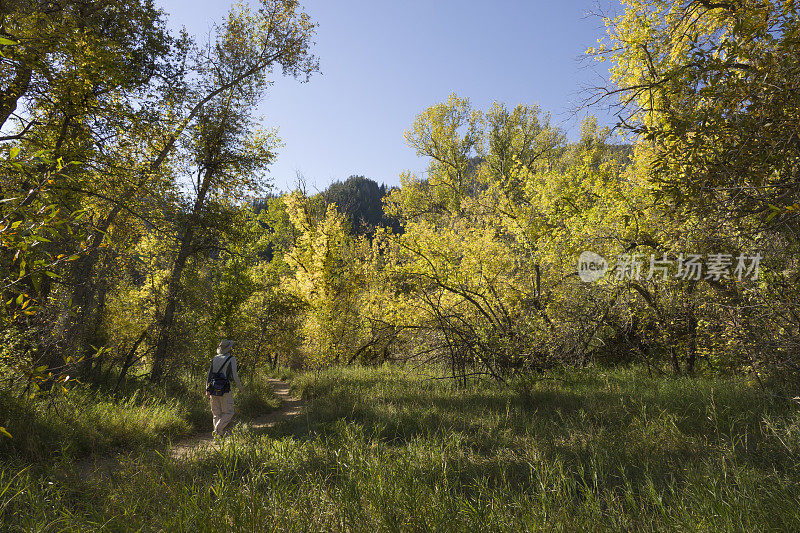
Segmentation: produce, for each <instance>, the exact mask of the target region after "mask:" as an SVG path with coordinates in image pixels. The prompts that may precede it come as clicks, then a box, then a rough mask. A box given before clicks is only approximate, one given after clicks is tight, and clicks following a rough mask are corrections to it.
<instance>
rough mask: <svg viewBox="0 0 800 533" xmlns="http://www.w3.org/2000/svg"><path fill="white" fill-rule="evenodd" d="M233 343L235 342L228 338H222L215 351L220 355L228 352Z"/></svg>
mask: <svg viewBox="0 0 800 533" xmlns="http://www.w3.org/2000/svg"><path fill="white" fill-rule="evenodd" d="M234 344H235V343H234V342H233V341H232V340H230V339H222V340H221V341H220V343H219V346H217V353H218V354H219V355H222V354H226V353H228V352H230V351H231V348H232V347H233V345H234Z"/></svg>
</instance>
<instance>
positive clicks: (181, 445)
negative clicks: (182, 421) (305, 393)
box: [170, 378, 303, 459]
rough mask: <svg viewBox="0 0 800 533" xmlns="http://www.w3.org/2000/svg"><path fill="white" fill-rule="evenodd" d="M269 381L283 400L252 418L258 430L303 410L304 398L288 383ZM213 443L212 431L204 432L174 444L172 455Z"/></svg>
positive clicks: (182, 456)
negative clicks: (263, 413) (276, 405)
mask: <svg viewBox="0 0 800 533" xmlns="http://www.w3.org/2000/svg"><path fill="white" fill-rule="evenodd" d="M268 381H269V384H270V386H271V387H272V389H273V390H274V391H275V395H276V396H277V397H278V398H279V399H280V400H281V406H280V407H279V408H278V409H277V410H275V411H272V412H271V413H267V414H265V415H262V416H259V417H257V418H255V419H253V420H251V421H250V422H249V426H250V427H251V428H252V429H253V430H256V431H258V430H263V429H265V428H270V427H272V426H274V425H275V424H277V423H278V422H281V421H282V420H286V419H288V418H291V417H294V416H297V415H299V414H300V413H301V412H302V411H303V400H301V399H300V398H295V397H293V396H292V395H291V394H289V384H288V383H286V382H285V381H281V380H279V379H274V378H270V379H269V380H268ZM234 422H235V419H234ZM213 445H214V438H213V437H212V435H211V432H208V433H202V434H200V435H195V436H194V437H189V438H187V439H184V440H182V441H179V442H176V443H175V444H173V445H172V447H171V448H170V455H171V456H172V457H173V458H174V459H183V458H184V457H186V456H188V455H189V454H192V453H196V452H200V451H202V449H203V448H208V447H211V446H213Z"/></svg>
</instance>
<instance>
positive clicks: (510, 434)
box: [0, 366, 800, 531]
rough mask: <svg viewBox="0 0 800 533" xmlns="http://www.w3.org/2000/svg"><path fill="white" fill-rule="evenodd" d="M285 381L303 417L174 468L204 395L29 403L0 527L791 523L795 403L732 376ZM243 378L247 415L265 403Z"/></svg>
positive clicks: (772, 526)
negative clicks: (176, 447) (176, 448)
mask: <svg viewBox="0 0 800 533" xmlns="http://www.w3.org/2000/svg"><path fill="white" fill-rule="evenodd" d="M284 375H285V377H291V379H292V387H293V389H294V390H295V392H296V394H298V395H302V397H303V398H304V399H305V400H306V402H307V410H306V413H305V414H303V415H301V416H298V417H296V418H294V419H292V420H290V421H285V422H283V423H281V424H279V425H278V426H276V427H274V428H270V429H267V430H265V431H262V432H255V431H252V430H251V428H249V426H248V424H247V422H246V419H247V416H243V417H242V420H243V422H242V423H240V424H239V425H238V426H237V427H236V428H235V429H234V431H233V432H232V434H231V435H230V436H229V437H227V438H226V439H225V440H223V441H221V442H220V443H219V444H218V445H217V446H215V447H214V448H212V449H211V450H207V451H205V452H202V453H196V454H194V455H192V456H190V457H189V458H188V459H185V460H176V459H173V458H171V457H170V455H169V453H168V450H169V442H170V441H171V440H176V439H178V438H180V437H181V436H184V435H188V434H191V433H192V432H195V431H197V430H198V429H199V428H202V423H201V422H200V420H201V419H202V421H204V422H207V420H206V418H207V416H208V414H207V413H205V412H203V409H204V404H203V400H202V398H201V397H200V393H199V391H198V392H197V395H196V396H192V395H188V396H184V397H183V398H174V397H170V395H169V394H168V391H162V392H164V394H162V395H160V396H159V395H157V394H153V395H151V396H150V397H149V398H142V397H139V396H129V397H127V399H122V400H115V399H114V398H113V397H110V396H102V395H101V396H99V397H98V398H101V401H100V402H99V403H98V401H97V398H94V399H93V400H92V401H89V400H90V399H89V398H88V396H89V395H90V393H89V392H88V391H87V390H77V391H72V392H71V393H70V394H69V395H66V397H65V398H63V399H62V400H60V402H62V404H63V405H60V406H59V408H58V409H53V408H52V406H51V407H50V408H49V409H47V408H46V407H47V406H46V405H39V406H38V407H36V408H31V407H30V406H29V407H28V409H29V411H27V412H26V417H27V420H25V421H20V422H19V424H18V425H17V426H16V428H17V434H16V435H15V438H14V439H13V441H14V444H13V445H10V444H9V441H5V443H4V444H3V445H4V446H5V448H4V449H3V452H4V453H3V458H2V463H0V464H1V466H0V469H1V470H0V523H1V524H2V529H4V530H7V531H320V530H335V531H409V530H416V531H428V530H438V531H453V530H462V531H544V530H561V531H584V530H595V531H619V530H628V531H662V530H670V531H674V530H677V531H720V530H727V531H743V530H748V531H752V530H771V531H798V530H800V512H798V509H800V490H799V489H800V410H799V409H798V406H797V405H796V404H794V403H793V402H792V401H790V400H787V399H784V398H779V397H776V396H771V395H766V394H764V393H762V392H760V391H759V390H757V389H755V388H753V386H752V384H748V383H747V382H746V381H744V380H741V379H721V378H714V379H711V378H701V377H683V378H663V377H649V376H648V374H647V372H646V370H644V369H642V368H638V367H633V368H619V369H613V370H602V369H596V368H595V369H591V370H587V371H574V372H565V373H563V374H558V375H557V376H552V377H549V378H546V379H545V378H540V379H536V378H529V379H527V380H520V381H516V382H513V383H510V384H509V385H508V386H498V385H496V384H492V383H478V382H476V383H472V384H470V385H469V386H468V387H467V388H457V387H455V386H454V385H453V383H452V382H451V381H449V380H446V379H435V377H434V376H429V375H426V374H424V373H422V372H421V371H416V370H414V369H412V368H410V367H406V368H402V367H389V366H385V367H379V368H358V367H356V368H337V369H328V370H324V371H320V372H315V373H301V374H295V375H290V374H288V373H284ZM256 383H260V385H254V386H253V387H250V390H249V391H248V393H247V398H244V399H245V400H246V402H241V403H240V409H241V410H242V411H245V413H244V414H245V415H255V414H258V413H259V412H263V410H268V409H272V408H274V407H275V401H274V399H271V398H270V397H269V390H268V389H267V388H266V387H268V386H267V385H265V384H264V383H263V380H257V381H256ZM187 398H189V399H187ZM79 404H83V405H84V406H85V408H86V409H85V410H84V411H80V412H79V411H78V410H75V409H76V407H75V406H77V405H79ZM91 405H94V406H95V407H93V408H90V407H89V406H91ZM68 406H72V407H71V408H70V407H68ZM70 409H73V410H72V411H71V410H70ZM3 414H4V415H6V414H7V413H3ZM12 427H14V426H13V424H12ZM26 427H27V428H29V429H28V431H29V432H30V435H31V437H28V438H26V436H25V435H26V432H25V431H24V430H23V428H26ZM21 430H22V431H21ZM48 436H49V437H48ZM36 440H38V441H39V442H34V441H36ZM98 456H103V457H107V458H108V459H107V460H105V461H103V462H102V465H101V466H97V462H96V458H97V457H98ZM87 457H94V458H95V463H94V465H93V466H92V467H91V468H88V467H87V466H86V464H87Z"/></svg>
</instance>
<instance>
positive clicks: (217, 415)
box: [206, 339, 242, 436]
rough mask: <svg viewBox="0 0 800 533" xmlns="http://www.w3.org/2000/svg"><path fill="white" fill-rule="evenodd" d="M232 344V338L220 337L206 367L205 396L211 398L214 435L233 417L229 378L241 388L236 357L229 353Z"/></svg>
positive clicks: (220, 433)
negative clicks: (215, 351)
mask: <svg viewBox="0 0 800 533" xmlns="http://www.w3.org/2000/svg"><path fill="white" fill-rule="evenodd" d="M233 344H234V342H233V341H232V340H229V339H222V341H221V342H220V343H219V346H218V347H217V355H215V356H214V358H213V359H212V360H211V368H209V369H208V380H207V385H206V396H208V397H209V398H211V413H212V414H213V415H214V431H213V432H212V433H213V434H214V435H220V436H221V435H222V433H223V431H225V428H226V427H227V426H228V424H229V423H230V421H231V419H232V418H233V413H234V411H233V393H232V392H231V380H233V381H234V382H236V386H237V387H238V388H239V390H242V383H241V382H240V381H239V373H238V372H236V358H235V357H234V356H233V354H231V353H230V351H231V348H232V347H233Z"/></svg>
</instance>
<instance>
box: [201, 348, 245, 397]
mask: <svg viewBox="0 0 800 533" xmlns="http://www.w3.org/2000/svg"><path fill="white" fill-rule="evenodd" d="M228 355H230V354H227V353H226V354H222V355H215V356H214V359H212V360H211V368H210V369H209V371H208V381H211V376H212V374H215V373H217V372H220V371H221V370H222V365H224V364H225V359H227V358H228ZM226 373H227V375H228V379H230V380H232V381H233V382H234V383H236V386H237V387H239V388H240V389H241V388H242V382H241V381H239V373H238V372H237V371H236V358H235V357H233V356H231V360H230V361H228V371H227V372H226Z"/></svg>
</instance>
